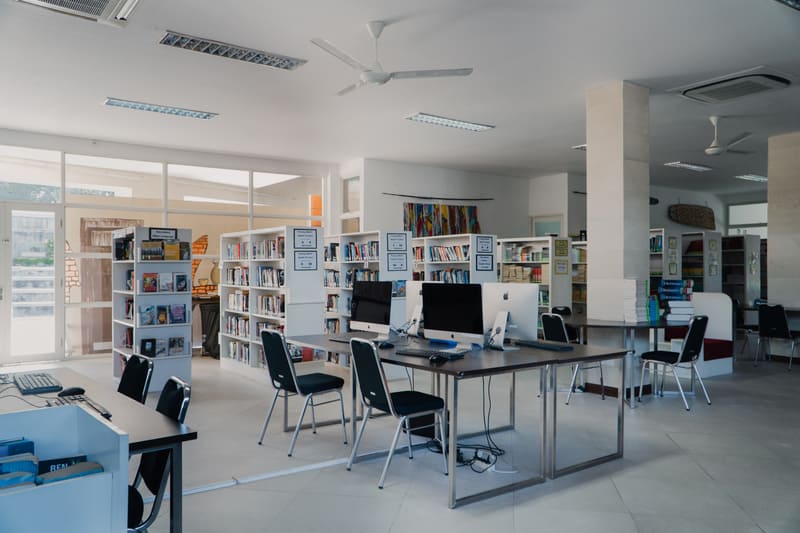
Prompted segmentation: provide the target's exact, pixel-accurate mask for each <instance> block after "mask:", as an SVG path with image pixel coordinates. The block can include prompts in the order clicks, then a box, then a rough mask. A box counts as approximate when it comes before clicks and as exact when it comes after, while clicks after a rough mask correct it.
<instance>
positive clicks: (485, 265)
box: [475, 254, 494, 272]
mask: <svg viewBox="0 0 800 533" xmlns="http://www.w3.org/2000/svg"><path fill="white" fill-rule="evenodd" d="M475 270H479V271H482V272H483V271H490V270H494V256H493V255H487V254H475Z"/></svg>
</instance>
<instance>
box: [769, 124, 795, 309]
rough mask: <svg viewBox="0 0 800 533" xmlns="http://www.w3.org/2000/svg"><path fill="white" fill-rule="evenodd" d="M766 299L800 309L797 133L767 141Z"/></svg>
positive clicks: (774, 137) (777, 136)
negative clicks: (767, 242)
mask: <svg viewBox="0 0 800 533" xmlns="http://www.w3.org/2000/svg"><path fill="white" fill-rule="evenodd" d="M767 176H768V177H769V184H768V186H767V201H768V202H769V206H768V208H767V209H768V210H767V216H768V217H769V218H768V224H769V226H768V230H769V247H768V249H767V283H768V288H767V290H768V293H767V298H768V300H769V302H770V303H772V304H776V303H778V304H783V305H785V306H787V307H800V232H798V227H800V132H794V133H787V134H785V135H776V136H773V137H770V138H769V155H768V169H767Z"/></svg>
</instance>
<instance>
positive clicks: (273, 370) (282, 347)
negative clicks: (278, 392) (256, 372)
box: [261, 329, 297, 392]
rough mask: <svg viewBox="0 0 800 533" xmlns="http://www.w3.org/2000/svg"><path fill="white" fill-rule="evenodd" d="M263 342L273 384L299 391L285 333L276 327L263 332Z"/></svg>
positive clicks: (280, 387)
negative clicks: (284, 336)
mask: <svg viewBox="0 0 800 533" xmlns="http://www.w3.org/2000/svg"><path fill="white" fill-rule="evenodd" d="M261 344H262V345H263V347H264V359H265V362H266V364H267V370H268V371H269V377H270V379H271V380H272V386H273V387H275V388H276V389H283V390H285V391H289V392H297V377H296V376H295V373H294V364H293V363H292V359H291V356H290V355H289V349H288V348H287V347H286V339H284V338H283V333H281V332H280V331H276V330H274V329H265V330H263V331H262V332H261Z"/></svg>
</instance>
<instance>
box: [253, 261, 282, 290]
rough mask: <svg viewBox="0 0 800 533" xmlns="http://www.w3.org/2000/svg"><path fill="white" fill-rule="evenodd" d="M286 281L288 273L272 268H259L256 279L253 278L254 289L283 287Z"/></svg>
mask: <svg viewBox="0 0 800 533" xmlns="http://www.w3.org/2000/svg"><path fill="white" fill-rule="evenodd" d="M285 281H286V271H285V270H283V269H282V268H274V267H271V266H257V267H256V272H255V278H253V286H254V287H275V288H277V287H283V285H284V283H285Z"/></svg>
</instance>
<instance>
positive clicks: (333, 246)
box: [322, 242, 339, 262]
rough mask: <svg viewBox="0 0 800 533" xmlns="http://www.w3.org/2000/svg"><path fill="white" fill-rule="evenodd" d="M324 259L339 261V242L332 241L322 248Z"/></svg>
mask: <svg viewBox="0 0 800 533" xmlns="http://www.w3.org/2000/svg"><path fill="white" fill-rule="evenodd" d="M322 252H323V256H324V258H325V261H330V262H338V261H339V243H338V242H332V243H329V244H327V245H325V247H324V248H323V249H322Z"/></svg>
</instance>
